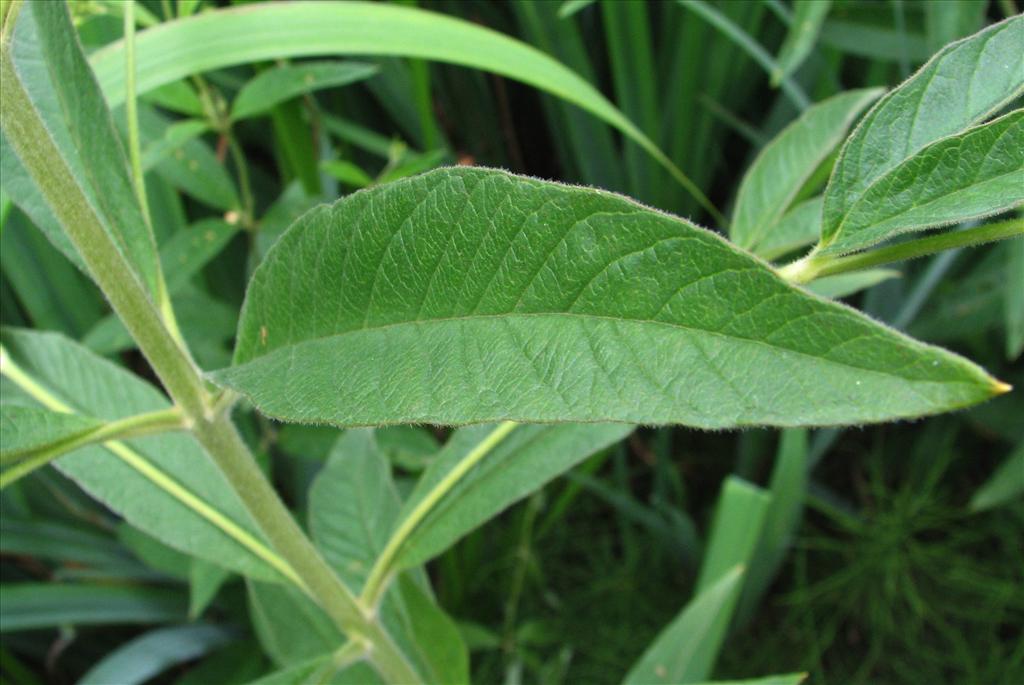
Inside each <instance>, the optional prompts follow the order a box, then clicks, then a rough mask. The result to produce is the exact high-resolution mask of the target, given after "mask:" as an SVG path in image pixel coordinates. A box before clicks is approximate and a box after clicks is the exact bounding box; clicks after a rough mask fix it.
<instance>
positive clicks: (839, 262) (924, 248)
mask: <svg viewBox="0 0 1024 685" xmlns="http://www.w3.org/2000/svg"><path fill="white" fill-rule="evenodd" d="M1019 236H1024V219H1007V220H1006V221H997V222H994V223H990V224H985V225H984V226H978V227H977V228H969V229H967V230H965V231H953V232H946V233H939V234H936V235H932V236H928V237H927V238H921V239H920V240H910V241H907V242H904V243H899V244H896V245H889V246H887V247H881V248H878V249H877V250H871V251H870V252H861V253H859V254H853V255H849V256H847V257H830V256H828V255H824V254H820V253H816V252H811V253H810V254H809V255H807V256H806V257H803V258H802V259H798V260H797V261H795V262H792V263H791V264H787V265H786V266H784V267H782V268H781V269H779V275H781V276H782V277H783V278H785V279H786V280H787V281H790V282H791V283H810V282H811V281H813V280H814V279H816V278H821V277H823V276H834V275H836V274H842V273H847V272H849V271H860V270H862V269H870V268H871V267H875V266H880V265H882V264H890V263H892V262H901V261H905V260H908V259H916V258H917V257H924V256H926V255H930V254H934V253H936V252H942V251H944V250H951V249H954V248H958V247H972V246H975V245H983V244H984V243H990V242H993V241H996V240H1005V239H1007V238H1013V237H1019Z"/></svg>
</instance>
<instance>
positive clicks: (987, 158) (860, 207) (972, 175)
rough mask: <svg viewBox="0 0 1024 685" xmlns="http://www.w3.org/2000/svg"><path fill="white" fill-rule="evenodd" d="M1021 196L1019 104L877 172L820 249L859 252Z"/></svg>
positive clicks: (1023, 156) (1023, 135)
mask: <svg viewBox="0 0 1024 685" xmlns="http://www.w3.org/2000/svg"><path fill="white" fill-rule="evenodd" d="M1022 40H1024V36H1022ZM1022 68H1024V67H1022ZM1022 203H1024V109H1018V110H1015V111H1013V112H1011V113H1009V114H1007V115H1005V116H1003V117H1000V118H999V119H996V120H995V121H992V122H990V123H988V124H984V125H981V126H977V127H975V128H972V129H970V130H968V131H967V132H965V133H963V134H960V135H957V136H951V137H949V138H944V139H942V140H940V141H938V142H936V143H933V144H931V145H929V146H927V147H925V148H924V149H923V150H921V151H920V152H918V153H916V154H915V155H914V156H913V157H911V158H910V159H908V160H906V161H905V162H903V163H901V164H900V165H898V166H896V167H894V168H893V169H891V170H889V171H888V172H886V173H885V174H884V175H882V176H879V177H878V178H876V179H875V180H874V182H873V183H872V184H871V186H869V187H867V188H865V189H864V190H863V191H862V192H861V193H860V195H859V197H858V199H857V200H856V201H855V202H854V203H852V204H851V205H849V206H848V208H847V210H846V215H845V216H844V217H843V219H842V220H841V221H840V222H839V223H838V224H837V225H836V226H835V228H834V230H833V231H832V233H831V234H830V235H829V236H823V237H824V240H823V243H822V245H823V246H822V249H821V251H822V252H824V253H826V254H842V253H845V252H852V251H855V250H860V249H863V248H865V247H868V246H870V245H874V244H875V243H878V242H881V241H883V240H886V239H887V238H890V237H892V236H894V235H898V234H900V233H905V232H907V231H914V230H921V229H925V228H930V227H933V226H941V225H946V224H952V223H957V222H960V221H966V220H969V219H977V218H980V217H983V216H987V215H989V214H994V213H996V212H999V211H1002V210H1004V209H1009V208H1011V207H1014V206H1017V205H1020V204H1022ZM825 212H826V214H827V212H828V195H827V193H826V198H825Z"/></svg>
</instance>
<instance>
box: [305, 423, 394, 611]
mask: <svg viewBox="0 0 1024 685" xmlns="http://www.w3.org/2000/svg"><path fill="white" fill-rule="evenodd" d="M400 506H401V502H400V501H399V499H398V493H397V492H396V491H395V486H394V483H393V482H392V481H391V465H390V464H389V462H388V460H387V458H386V457H385V456H384V455H383V454H382V453H381V451H380V449H379V448H378V447H377V443H376V440H375V439H374V435H373V431H370V430H354V431H348V432H346V433H345V435H344V436H343V437H342V438H341V439H339V440H338V442H337V443H336V444H335V445H334V447H333V449H331V453H330V455H329V456H328V458H327V464H326V465H325V466H324V469H323V471H321V472H320V473H319V474H318V475H317V477H316V480H314V481H313V485H312V487H311V488H310V491H309V528H310V532H311V533H312V535H313V540H314V541H316V543H317V545H318V546H319V548H320V549H321V550H322V551H323V554H324V556H325V557H326V559H327V561H328V562H329V563H330V564H331V566H333V567H334V569H335V571H337V573H338V575H340V576H341V578H342V580H344V581H345V582H346V583H347V584H348V586H349V587H350V588H352V590H353V591H354V592H359V590H361V589H362V587H363V582H364V581H365V580H366V575H367V574H368V573H369V572H370V568H371V567H372V566H373V561H374V559H376V557H377V555H378V554H379V553H380V551H381V550H382V549H384V545H385V544H387V541H388V535H389V534H390V533H391V529H392V527H393V526H394V523H395V519H396V518H397V516H398V510H399V508H400Z"/></svg>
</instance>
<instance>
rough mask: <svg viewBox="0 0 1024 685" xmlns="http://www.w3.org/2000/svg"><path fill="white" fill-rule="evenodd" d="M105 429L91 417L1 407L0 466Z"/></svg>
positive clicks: (8, 405) (20, 407)
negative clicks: (100, 428) (93, 431)
mask: <svg viewBox="0 0 1024 685" xmlns="http://www.w3.org/2000/svg"><path fill="white" fill-rule="evenodd" d="M102 425H103V422H102V421H100V420H99V419H95V418H93V417H91V416H83V415H81V414H63V413H60V412H55V411H49V410H48V409H40V408H36V407H22V406H18V405H13V404H0V463H4V464H6V463H8V462H10V461H14V460H16V459H20V458H21V457H24V456H27V455H28V454H31V453H32V452H36V451H39V450H43V449H46V448H48V447H53V446H55V445H56V444H58V443H61V442H65V441H67V440H70V439H72V438H77V437H80V436H82V435H85V434H86V433H88V432H90V431H92V430H94V429H96V428H99V427H100V426H102Z"/></svg>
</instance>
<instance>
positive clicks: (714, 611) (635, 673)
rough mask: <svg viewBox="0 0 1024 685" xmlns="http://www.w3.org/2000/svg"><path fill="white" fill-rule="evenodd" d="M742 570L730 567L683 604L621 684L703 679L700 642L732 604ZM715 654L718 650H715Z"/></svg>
mask: <svg viewBox="0 0 1024 685" xmlns="http://www.w3.org/2000/svg"><path fill="white" fill-rule="evenodd" d="M742 577H743V569H742V568H740V567H736V568H733V569H732V570H730V571H729V572H728V573H726V574H725V575H724V576H722V578H721V579H720V580H719V581H718V582H717V583H715V584H714V585H712V586H711V587H709V588H707V589H706V590H704V591H703V592H701V593H700V594H698V595H697V596H696V597H694V598H693V599H692V600H690V603H689V604H687V605H686V607H685V608H684V609H683V610H682V612H680V614H679V616H677V617H676V618H675V619H674V620H673V621H672V623H670V624H669V626H668V627H667V628H665V629H664V630H663V631H661V633H660V634H659V635H658V637H657V639H655V641H654V643H653V644H652V645H651V646H650V647H648V648H647V651H646V652H644V654H643V656H641V657H640V659H639V661H637V663H636V664H635V665H634V666H633V668H632V669H630V671H629V673H628V674H627V675H626V679H625V680H624V681H623V682H624V685H654V684H655V683H693V682H700V681H701V680H703V679H704V677H705V676H702V675H696V674H697V673H704V671H705V670H706V669H705V668H704V667H703V664H705V663H706V662H707V657H706V656H705V652H704V649H703V645H704V642H703V639H704V638H705V637H706V636H707V635H708V634H709V633H710V632H711V631H712V630H713V629H714V626H715V624H716V622H717V620H718V617H719V615H720V614H721V612H722V611H723V607H725V605H727V604H729V603H730V602H733V601H735V597H736V594H737V593H738V592H739V589H740V580H741V579H742ZM716 651H717V650H716Z"/></svg>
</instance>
